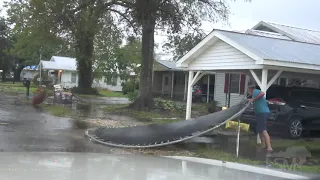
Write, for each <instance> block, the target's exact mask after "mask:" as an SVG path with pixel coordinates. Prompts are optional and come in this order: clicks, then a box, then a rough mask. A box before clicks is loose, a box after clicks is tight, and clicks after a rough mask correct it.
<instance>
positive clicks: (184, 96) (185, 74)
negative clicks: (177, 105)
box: [183, 72, 188, 101]
mask: <svg viewBox="0 0 320 180" xmlns="http://www.w3.org/2000/svg"><path fill="white" fill-rule="evenodd" d="M187 89H188V74H187V73H186V72H185V73H184V94H183V100H184V101H185V100H186V99H187Z"/></svg>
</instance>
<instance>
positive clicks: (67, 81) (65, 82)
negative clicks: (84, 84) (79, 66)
mask: <svg viewBox="0 0 320 180" xmlns="http://www.w3.org/2000/svg"><path fill="white" fill-rule="evenodd" d="M72 73H76V72H75V71H63V72H62V74H61V85H62V87H64V88H67V89H70V88H73V87H77V85H78V76H77V77H76V82H75V83H72V82H71V74H72Z"/></svg>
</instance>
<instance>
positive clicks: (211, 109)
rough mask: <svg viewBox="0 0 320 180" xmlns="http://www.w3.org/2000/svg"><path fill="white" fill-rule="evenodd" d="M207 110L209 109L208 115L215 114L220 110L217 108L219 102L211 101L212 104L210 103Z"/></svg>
mask: <svg viewBox="0 0 320 180" xmlns="http://www.w3.org/2000/svg"><path fill="white" fill-rule="evenodd" d="M207 108H208V113H214V112H217V111H219V110H220V109H219V108H218V106H217V101H211V102H210V103H208V104H207Z"/></svg>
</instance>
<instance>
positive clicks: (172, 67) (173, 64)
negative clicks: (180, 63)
mask: <svg viewBox="0 0 320 180" xmlns="http://www.w3.org/2000/svg"><path fill="white" fill-rule="evenodd" d="M156 62H158V63H159V64H160V65H162V66H164V67H166V68H168V69H169V70H171V71H184V70H186V69H185V68H183V67H177V63H176V62H174V61H165V60H156Z"/></svg>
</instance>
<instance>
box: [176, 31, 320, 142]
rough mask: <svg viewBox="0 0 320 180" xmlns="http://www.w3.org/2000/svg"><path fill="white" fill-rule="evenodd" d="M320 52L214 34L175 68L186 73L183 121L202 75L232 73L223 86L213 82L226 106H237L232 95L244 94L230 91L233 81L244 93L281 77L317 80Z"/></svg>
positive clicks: (306, 46)
mask: <svg viewBox="0 0 320 180" xmlns="http://www.w3.org/2000/svg"><path fill="white" fill-rule="evenodd" d="M319 52H320V45H316V44H309V43H301V42H295V41H288V40H283V39H276V38H268V37H262V36H254V35H248V34H243V33H237V32H229V31H220V30H215V31H213V32H212V33H211V34H209V35H208V36H207V37H206V38H205V39H204V40H203V41H201V42H200V43H199V44H198V45H197V46H195V47H194V48H193V49H192V50H191V51H189V52H188V53H187V54H186V55H185V56H184V57H182V58H181V59H180V60H179V61H178V62H177V67H180V68H186V69H187V70H188V71H189V77H188V86H187V87H188V88H187V109H186V119H190V118H191V106H192V101H191V99H192V86H193V85H194V84H195V83H196V82H197V81H198V79H199V77H201V76H203V75H204V74H207V73H210V72H211V73H212V72H215V73H224V74H231V77H230V75H229V76H225V83H224V85H222V84H221V83H220V84H217V83H216V86H215V89H216V90H215V91H216V92H217V91H218V92H224V94H226V101H228V102H229V103H226V104H228V105H232V104H233V103H237V102H232V101H233V98H232V94H233V95H234V96H236V97H237V99H236V101H239V99H240V100H241V99H244V98H246V95H245V94H246V93H245V91H243V93H239V94H237V93H236V94H235V93H233V92H232V91H233V88H235V89H237V88H238V87H237V83H234V82H236V81H237V80H236V79H238V81H240V83H238V84H241V83H244V85H243V86H244V87H245V88H244V90H246V89H247V86H248V85H250V84H256V85H258V86H259V87H260V88H261V90H262V91H264V92H266V91H267V89H268V88H269V87H270V86H271V85H272V84H275V83H279V81H281V79H280V78H296V79H300V80H314V81H319V80H318V78H317V77H318V76H319V74H320V62H319V61H318V60H319V59H320V54H319ZM194 74H195V75H194ZM233 76H236V77H237V76H240V77H242V78H232V77H233ZM243 78H244V79H245V80H243ZM226 79H227V81H226ZM241 81H242V82H241ZM281 83H283V82H281ZM233 84H236V85H233ZM286 84H287V82H286ZM219 86H220V88H219ZM226 87H228V88H226ZM215 100H216V96H215ZM258 140H259V139H258Z"/></svg>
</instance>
